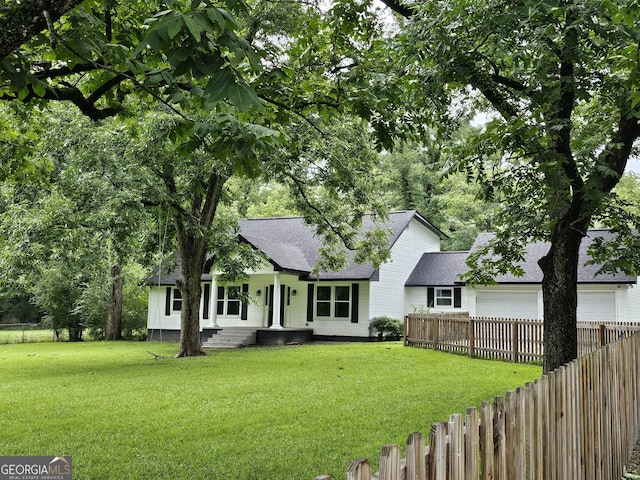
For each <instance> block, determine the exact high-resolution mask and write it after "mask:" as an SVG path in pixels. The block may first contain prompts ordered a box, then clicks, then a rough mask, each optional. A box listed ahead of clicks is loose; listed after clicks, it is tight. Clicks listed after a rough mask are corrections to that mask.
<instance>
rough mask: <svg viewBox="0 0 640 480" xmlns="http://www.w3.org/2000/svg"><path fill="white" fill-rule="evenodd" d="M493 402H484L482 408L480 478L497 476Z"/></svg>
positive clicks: (486, 479) (486, 478)
mask: <svg viewBox="0 0 640 480" xmlns="http://www.w3.org/2000/svg"><path fill="white" fill-rule="evenodd" d="M493 438H494V437H493V404H492V403H491V402H488V401H485V402H482V406H481V408H480V475H481V476H480V479H481V480H492V479H494V478H496V475H495V468H494V459H493V449H494V440H493Z"/></svg>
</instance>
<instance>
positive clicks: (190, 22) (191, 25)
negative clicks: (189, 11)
mask: <svg viewBox="0 0 640 480" xmlns="http://www.w3.org/2000/svg"><path fill="white" fill-rule="evenodd" d="M182 18H183V19H184V23H185V25H186V26H187V28H188V29H189V32H190V33H191V36H192V37H193V38H194V39H195V40H196V42H198V43H200V41H201V39H202V28H201V25H199V23H198V22H197V21H196V20H195V19H194V18H192V17H191V16H190V15H184V16H183V17H182Z"/></svg>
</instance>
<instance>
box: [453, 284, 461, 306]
mask: <svg viewBox="0 0 640 480" xmlns="http://www.w3.org/2000/svg"><path fill="white" fill-rule="evenodd" d="M461 307H462V288H460V287H456V288H454V289H453V308H461Z"/></svg>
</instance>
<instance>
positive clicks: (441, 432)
mask: <svg viewBox="0 0 640 480" xmlns="http://www.w3.org/2000/svg"><path fill="white" fill-rule="evenodd" d="M429 446H430V447H431V455H430V464H429V472H430V475H429V479H430V480H447V430H446V428H445V425H444V423H434V424H433V425H431V432H430V434H429ZM408 465H409V463H408V462H407V467H408ZM419 478H420V477H417V476H413V477H412V476H409V471H408V468H407V480H418V479H419ZM420 480H421V478H420Z"/></svg>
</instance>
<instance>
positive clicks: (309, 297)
mask: <svg viewBox="0 0 640 480" xmlns="http://www.w3.org/2000/svg"><path fill="white" fill-rule="evenodd" d="M313 288H314V285H313V283H310V284H309V285H307V322H313Z"/></svg>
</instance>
